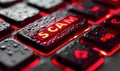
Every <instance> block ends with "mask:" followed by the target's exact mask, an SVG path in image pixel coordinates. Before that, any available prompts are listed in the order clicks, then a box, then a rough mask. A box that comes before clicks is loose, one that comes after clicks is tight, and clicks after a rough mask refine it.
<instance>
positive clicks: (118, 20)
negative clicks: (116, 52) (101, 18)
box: [105, 14, 120, 30]
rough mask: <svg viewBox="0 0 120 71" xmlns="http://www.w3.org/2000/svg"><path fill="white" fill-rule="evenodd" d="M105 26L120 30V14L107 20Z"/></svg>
mask: <svg viewBox="0 0 120 71" xmlns="http://www.w3.org/2000/svg"><path fill="white" fill-rule="evenodd" d="M105 24H107V25H110V26H111V27H113V28H114V29H118V30H120V14H117V15H114V16H112V17H111V18H109V19H108V20H106V22H105Z"/></svg>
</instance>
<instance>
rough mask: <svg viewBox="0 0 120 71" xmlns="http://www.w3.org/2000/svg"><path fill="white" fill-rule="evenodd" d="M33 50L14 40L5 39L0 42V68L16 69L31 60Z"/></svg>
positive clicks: (7, 70) (14, 70) (9, 70)
mask: <svg viewBox="0 0 120 71" xmlns="http://www.w3.org/2000/svg"><path fill="white" fill-rule="evenodd" d="M33 55H34V53H33V51H32V50H30V49H28V48H27V47H25V46H23V45H22V44H20V43H18V42H17V41H14V40H13V39H6V40H4V41H2V42H0V65H1V66H0V68H3V69H4V70H5V71H16V70H18V68H19V67H20V68H21V67H23V66H24V65H26V64H28V63H29V62H30V61H31V60H33V58H34V57H33Z"/></svg>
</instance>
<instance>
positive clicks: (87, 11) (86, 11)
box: [69, 1, 109, 21]
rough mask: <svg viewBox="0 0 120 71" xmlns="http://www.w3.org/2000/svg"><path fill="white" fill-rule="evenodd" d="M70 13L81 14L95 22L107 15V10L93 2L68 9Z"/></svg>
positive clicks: (81, 3) (82, 3)
mask: <svg viewBox="0 0 120 71" xmlns="http://www.w3.org/2000/svg"><path fill="white" fill-rule="evenodd" d="M69 11H70V12H73V13H77V14H80V15H81V14H83V15H85V16H87V17H88V18H90V19H91V20H93V21H97V20H99V19H101V18H102V17H104V16H105V15H107V14H108V13H109V9H108V8H106V7H105V6H102V5H100V4H97V3H94V2H90V1H88V2H80V3H79V4H77V5H76V6H74V7H71V8H70V9H69Z"/></svg>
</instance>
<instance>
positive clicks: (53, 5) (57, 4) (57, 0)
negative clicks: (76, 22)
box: [28, 0, 64, 12]
mask: <svg viewBox="0 0 120 71" xmlns="http://www.w3.org/2000/svg"><path fill="white" fill-rule="evenodd" d="M28 3H29V5H31V6H33V7H36V8H38V9H40V10H43V11H45V12H53V11H55V10H57V9H59V8H61V7H63V6H64V1H63V0H47V2H46V0H28Z"/></svg>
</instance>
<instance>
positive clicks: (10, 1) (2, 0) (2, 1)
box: [0, 0, 21, 7]
mask: <svg viewBox="0 0 120 71" xmlns="http://www.w3.org/2000/svg"><path fill="white" fill-rule="evenodd" d="M20 1H21V0H0V6H2V7H9V6H11V5H14V4H16V3H17V2H20Z"/></svg>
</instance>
